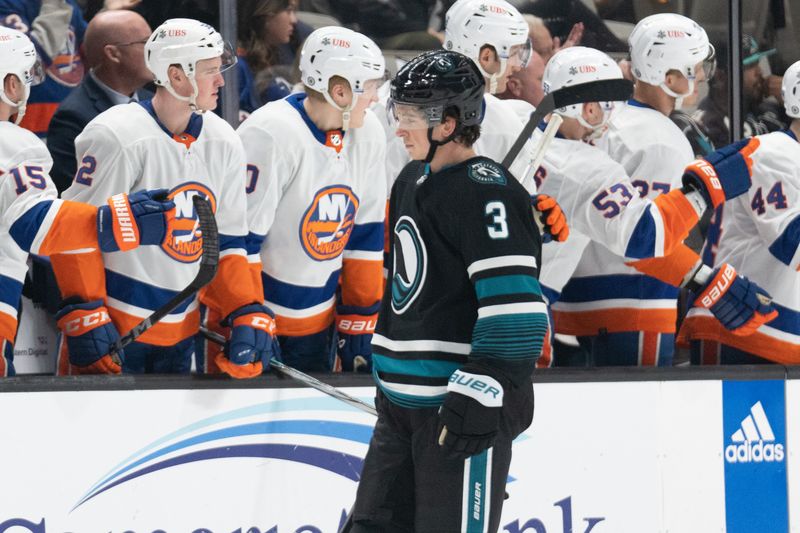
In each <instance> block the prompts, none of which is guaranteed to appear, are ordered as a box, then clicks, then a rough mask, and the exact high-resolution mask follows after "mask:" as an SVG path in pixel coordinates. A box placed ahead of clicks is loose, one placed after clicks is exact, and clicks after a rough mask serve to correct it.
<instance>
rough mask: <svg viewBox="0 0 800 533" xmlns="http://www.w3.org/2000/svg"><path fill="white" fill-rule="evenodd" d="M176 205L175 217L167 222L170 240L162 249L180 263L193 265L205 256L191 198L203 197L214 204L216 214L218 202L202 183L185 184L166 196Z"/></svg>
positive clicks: (168, 238) (167, 238)
mask: <svg viewBox="0 0 800 533" xmlns="http://www.w3.org/2000/svg"><path fill="white" fill-rule="evenodd" d="M167 196H168V197H169V199H170V200H172V201H173V202H175V210H174V211H173V213H174V215H172V216H169V217H168V219H167V237H166V239H164V242H163V243H162V244H161V249H162V250H164V251H165V252H166V253H167V255H169V256H170V257H171V258H173V259H175V260H176V261H180V262H181V263H194V262H195V261H197V260H198V259H200V256H202V255H203V232H202V231H200V219H199V218H198V216H197V213H196V212H195V209H194V202H193V201H192V198H194V197H195V196H201V197H202V198H205V199H206V200H208V201H209V202H210V203H211V210H212V211H214V212H215V213H216V212H217V199H216V197H214V194H213V193H212V192H211V190H210V189H209V188H208V187H206V186H205V185H203V184H201V183H196V182H188V183H182V184H180V185H178V186H177V187H175V188H174V189H172V190H171V191H170V192H169V194H168V195H167Z"/></svg>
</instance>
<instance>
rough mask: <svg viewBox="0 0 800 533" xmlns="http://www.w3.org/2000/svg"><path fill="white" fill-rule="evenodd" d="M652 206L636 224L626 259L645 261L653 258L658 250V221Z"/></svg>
mask: <svg viewBox="0 0 800 533" xmlns="http://www.w3.org/2000/svg"><path fill="white" fill-rule="evenodd" d="M651 207H652V206H647V210H646V211H645V212H644V215H642V218H640V219H639V222H637V223H636V227H635V228H634V230H633V234H632V235H631V240H630V242H628V247H627V248H626V249H625V257H632V258H634V259H644V258H646V257H653V255H655V250H656V221H655V219H653V214H652V213H651V212H650V208H651Z"/></svg>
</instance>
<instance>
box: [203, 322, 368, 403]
mask: <svg viewBox="0 0 800 533" xmlns="http://www.w3.org/2000/svg"><path fill="white" fill-rule="evenodd" d="M200 333H201V334H202V335H203V336H204V337H205V338H206V339H208V340H210V341H212V342H215V343H217V344H219V345H220V346H225V337H223V336H222V335H220V334H219V333H217V332H215V331H211V330H209V329H208V328H206V327H204V326H200ZM269 366H270V367H272V368H273V369H274V370H276V371H277V372H280V373H281V374H283V375H284V376H287V377H290V378H292V379H295V380H297V381H299V382H300V383H303V384H305V385H308V386H309V387H311V388H314V389H317V390H318V391H320V392H322V393H325V394H327V395H328V396H331V397H333V398H336V399H337V400H340V401H342V402H344V403H346V404H348V405H350V406H352V407H355V408H356V409H361V410H362V411H364V412H365V413H369V414H371V415H373V416H378V411H376V410H375V408H374V407H372V406H371V405H369V404H368V403H365V402H363V401H361V400H359V399H358V398H355V397H353V396H350V395H349V394H347V393H346V392H342V391H340V390H339V389H337V388H336V387H333V386H332V385H328V384H327V383H324V382H322V381H320V380H318V379H317V378H315V377H312V376H309V375H308V374H306V373H305V372H301V371H299V370H297V369H296V368H292V367H290V366H287V365H285V364H283V363H281V362H280V361H276V360H274V359H272V360H270V362H269Z"/></svg>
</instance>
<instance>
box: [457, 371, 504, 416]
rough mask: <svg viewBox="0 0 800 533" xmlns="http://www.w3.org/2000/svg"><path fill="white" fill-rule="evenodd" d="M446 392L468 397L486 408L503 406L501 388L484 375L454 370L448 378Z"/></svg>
mask: <svg viewBox="0 0 800 533" xmlns="http://www.w3.org/2000/svg"><path fill="white" fill-rule="evenodd" d="M447 392H457V393H458V394H462V395H464V396H469V397H470V398H472V399H473V400H475V401H476V402H478V403H480V404H481V405H485V406H486V407H502V406H503V386H502V385H501V384H500V382H499V381H497V380H496V379H494V378H493V377H491V376H487V375H484V374H470V373H469V372H464V371H463V370H456V371H455V372H453V373H452V375H451V376H450V381H449V383H448V384H447Z"/></svg>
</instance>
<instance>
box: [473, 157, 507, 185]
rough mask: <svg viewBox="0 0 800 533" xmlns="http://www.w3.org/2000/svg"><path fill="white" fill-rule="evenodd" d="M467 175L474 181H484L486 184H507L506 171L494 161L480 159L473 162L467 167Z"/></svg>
mask: <svg viewBox="0 0 800 533" xmlns="http://www.w3.org/2000/svg"><path fill="white" fill-rule="evenodd" d="M467 175H468V176H469V178H470V179H471V180H472V181H477V182H478V183H483V184H486V185H491V184H494V185H505V184H506V173H505V171H504V170H503V169H502V168H501V167H500V165H498V164H497V163H494V162H492V161H478V162H477V163H472V164H471V165H469V166H468V167H467Z"/></svg>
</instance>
